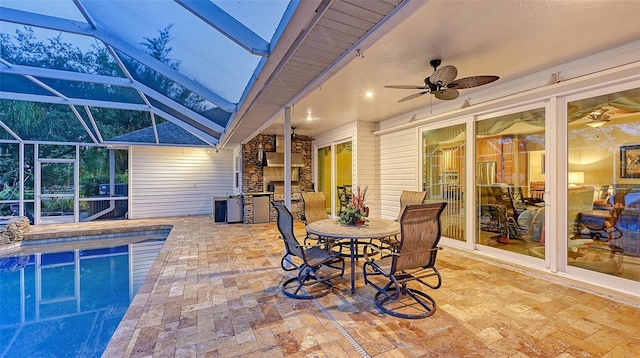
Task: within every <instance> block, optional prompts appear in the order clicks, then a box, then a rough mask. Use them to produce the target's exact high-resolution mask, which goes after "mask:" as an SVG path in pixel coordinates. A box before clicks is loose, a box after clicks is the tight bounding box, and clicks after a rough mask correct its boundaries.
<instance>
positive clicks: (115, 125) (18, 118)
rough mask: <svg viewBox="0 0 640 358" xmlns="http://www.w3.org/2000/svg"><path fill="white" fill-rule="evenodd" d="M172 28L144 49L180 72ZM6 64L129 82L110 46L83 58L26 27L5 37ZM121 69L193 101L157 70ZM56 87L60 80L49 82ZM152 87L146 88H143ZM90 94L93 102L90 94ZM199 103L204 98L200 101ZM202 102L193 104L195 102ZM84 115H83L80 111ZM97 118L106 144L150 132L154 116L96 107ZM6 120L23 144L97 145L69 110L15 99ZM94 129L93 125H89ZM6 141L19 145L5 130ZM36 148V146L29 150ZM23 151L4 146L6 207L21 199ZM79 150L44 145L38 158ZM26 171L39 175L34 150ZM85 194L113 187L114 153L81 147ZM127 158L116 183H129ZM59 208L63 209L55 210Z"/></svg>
mask: <svg viewBox="0 0 640 358" xmlns="http://www.w3.org/2000/svg"><path fill="white" fill-rule="evenodd" d="M171 27H172V26H171V25H170V26H167V27H166V28H164V29H162V30H159V31H158V36H157V37H153V38H147V37H145V38H144V40H145V41H144V42H142V45H143V46H144V47H145V48H146V50H147V51H148V52H149V54H150V55H151V56H153V57H154V58H156V59H158V60H159V61H161V62H163V63H165V64H167V65H168V66H170V67H171V68H173V69H176V70H177V69H178V68H179V66H180V62H179V61H175V60H171V58H170V56H171V51H172V47H171V46H170V45H169V42H170V40H171V36H170V29H171ZM0 57H2V58H3V59H4V60H6V61H8V62H9V63H13V64H19V65H25V66H33V67H39V68H51V69H57V70H65V71H73V72H81V73H91V74H99V75H107V76H117V77H123V78H124V77H125V76H124V73H123V72H122V70H121V69H120V67H119V66H118V64H117V63H116V61H114V59H113V58H112V56H111V54H110V53H109V52H108V51H107V49H106V48H105V47H104V46H99V45H94V46H92V47H91V49H90V50H88V51H83V50H81V49H80V48H79V47H77V46H75V45H73V44H72V43H69V42H66V41H64V40H63V37H62V34H59V35H57V36H54V37H51V38H47V39H44V40H40V39H38V38H37V36H36V35H35V33H34V31H33V29H31V28H29V27H24V28H23V29H18V30H16V31H15V33H14V34H13V35H10V34H6V33H0ZM123 62H124V63H125V66H127V67H128V68H129V69H131V68H133V69H134V71H135V73H136V76H137V77H139V78H143V79H145V78H146V79H148V80H149V81H150V84H148V85H150V86H152V87H154V88H160V89H163V93H166V94H167V95H170V96H171V97H172V98H174V99H176V100H184V101H188V100H189V99H190V98H193V97H194V95H193V93H191V92H190V91H187V90H186V89H184V88H183V87H182V86H179V85H177V84H175V83H174V82H173V81H170V80H168V79H167V78H165V77H164V76H162V75H159V74H158V73H156V72H155V71H152V70H150V69H148V68H147V67H145V66H142V65H141V64H139V63H138V62H136V61H134V60H133V59H131V58H128V57H125V56H123ZM20 79H21V78H20V77H18V76H15V77H12V76H2V78H1V80H2V81H3V86H5V85H6V86H7V87H8V88H11V87H12V86H14V87H19V86H21V85H22V84H24V83H25V82H19V81H20ZM50 81H54V80H50ZM145 83H146V82H145ZM54 87H57V88H59V89H60V90H61V91H62V92H65V93H73V94H77V95H78V96H80V97H81V98H108V97H109V96H113V94H114V93H116V91H117V90H118V89H117V88H115V87H111V86H103V85H96V84H91V83H84V82H79V81H55V85H54ZM88 93H91V96H89V95H87V94H88ZM198 98H199V97H198ZM198 101H200V99H197V98H196V100H193V99H192V102H194V103H197V102H198ZM78 109H79V111H80V112H81V113H82V112H83V110H82V109H81V108H78ZM91 112H92V115H93V116H94V118H96V122H98V126H99V128H100V131H101V134H102V136H103V138H105V139H106V140H108V139H109V138H113V137H115V136H118V135H122V134H125V133H129V132H132V131H135V130H138V129H141V128H146V127H149V126H150V125H151V120H150V116H149V113H148V112H142V111H127V110H118V109H112V108H91ZM0 120H2V121H3V122H4V123H5V124H7V125H8V126H9V128H11V130H12V131H14V132H15V133H16V134H17V135H18V136H19V137H20V138H21V139H23V140H33V141H50V142H60V143H69V142H73V143H87V142H89V143H91V144H93V142H92V141H91V140H90V137H89V135H88V134H87V132H86V131H85V130H84V128H83V127H82V125H81V124H80V122H79V120H78V118H77V117H76V116H75V114H74V113H73V112H72V111H71V109H70V107H69V106H66V105H58V104H48V103H36V102H27V101H15V100H0ZM85 124H87V125H88V126H89V127H90V126H91V125H90V124H89V123H88V121H87V122H86V123H85ZM0 139H8V140H15V139H16V138H13V137H12V136H10V135H9V134H8V133H7V132H6V131H3V130H0ZM28 147H30V148H33V147H32V146H28ZM18 148H19V147H18V145H17V144H1V143H0V149H2V151H0V188H1V190H0V200H14V199H15V200H17V199H18V197H19V170H18V169H19V153H18ZM74 151H75V148H74V147H73V146H66V145H41V146H40V148H39V153H38V156H39V157H41V158H65V157H69V156H68V155H69V154H70V155H71V157H75V153H74ZM25 158H26V164H27V165H29V167H30V168H33V164H34V163H30V162H29V158H33V150H32V149H31V152H30V153H25ZM80 161H81V163H80V168H82V169H81V178H80V186H81V187H80V191H81V196H83V197H90V196H95V195H98V193H99V184H104V183H108V182H109V173H108V168H109V157H108V150H106V149H105V148H96V147H81V155H80ZM127 167H128V157H127V152H126V151H122V150H118V151H116V173H117V177H116V182H117V183H127V182H128V172H127ZM61 171H65V170H64V169H63V168H62V167H60V168H56V167H55V166H54V167H52V168H51V169H50V173H48V175H49V176H51V177H53V178H56V177H58V178H65V177H66V176H68V173H63V172H61ZM25 198H26V199H33V177H32V175H31V172H30V171H29V172H27V175H26V176H25ZM64 204H65V203H64V202H63V201H62V200H59V201H58V202H56V203H47V204H46V205H49V206H53V208H46V209H47V210H52V211H55V210H58V209H61V208H62V205H64ZM56 205H58V206H59V207H58V206H56Z"/></svg>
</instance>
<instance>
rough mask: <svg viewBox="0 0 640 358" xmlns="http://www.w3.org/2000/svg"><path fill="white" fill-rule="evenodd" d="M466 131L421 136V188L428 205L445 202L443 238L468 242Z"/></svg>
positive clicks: (453, 128) (436, 131)
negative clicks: (465, 231) (465, 228)
mask: <svg viewBox="0 0 640 358" xmlns="http://www.w3.org/2000/svg"><path fill="white" fill-rule="evenodd" d="M465 138H466V130H465V125H464V124H459V125H455V126H450V127H445V128H439V129H434V130H427V131H424V132H422V153H423V154H422V161H423V162H422V164H423V165H422V168H423V174H422V187H423V189H422V190H423V191H426V192H427V201H446V202H447V207H446V208H445V210H444V212H443V213H442V217H441V220H442V234H443V235H444V236H446V237H449V238H452V239H456V240H459V241H465V240H466V239H465V235H464V227H465V212H464V205H463V198H464V186H465V182H466V180H465V175H464V173H465V165H464V164H465V157H466V155H465V152H466V139H465Z"/></svg>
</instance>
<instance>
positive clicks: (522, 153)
mask: <svg viewBox="0 0 640 358" xmlns="http://www.w3.org/2000/svg"><path fill="white" fill-rule="evenodd" d="M544 137H545V109H544V108H538V109H534V110H529V111H523V112H518V113H513V114H508V115H504V116H499V117H495V118H490V119H487V120H482V121H479V122H477V125H476V170H475V172H476V178H475V179H476V196H477V198H476V203H477V213H478V214H477V215H478V216H477V218H476V220H477V229H476V242H477V243H478V244H480V245H486V246H492V247H497V248H499V249H503V250H506V251H511V252H516V253H519V254H523V255H530V256H534V257H536V258H541V259H544V257H545V246H544V244H545V227H544V202H543V194H544V191H545V182H546V181H545V166H544V160H545V159H544V158H545V142H544Z"/></svg>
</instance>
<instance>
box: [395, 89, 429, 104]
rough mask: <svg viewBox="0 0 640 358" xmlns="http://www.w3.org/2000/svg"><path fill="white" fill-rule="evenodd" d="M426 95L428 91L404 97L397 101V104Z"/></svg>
mask: <svg viewBox="0 0 640 358" xmlns="http://www.w3.org/2000/svg"><path fill="white" fill-rule="evenodd" d="M427 93H429V91H425V92H418V93H414V94H412V95H411V96H406V97H405V98H403V99H401V100H399V101H398V103H400V102H404V101H408V100H410V99H414V98H418V97H420V96H423V95H425V94H427Z"/></svg>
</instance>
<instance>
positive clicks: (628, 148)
mask: <svg viewBox="0 0 640 358" xmlns="http://www.w3.org/2000/svg"><path fill="white" fill-rule="evenodd" d="M620 177H621V178H640V144H638V145H625V146H621V147H620Z"/></svg>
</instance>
